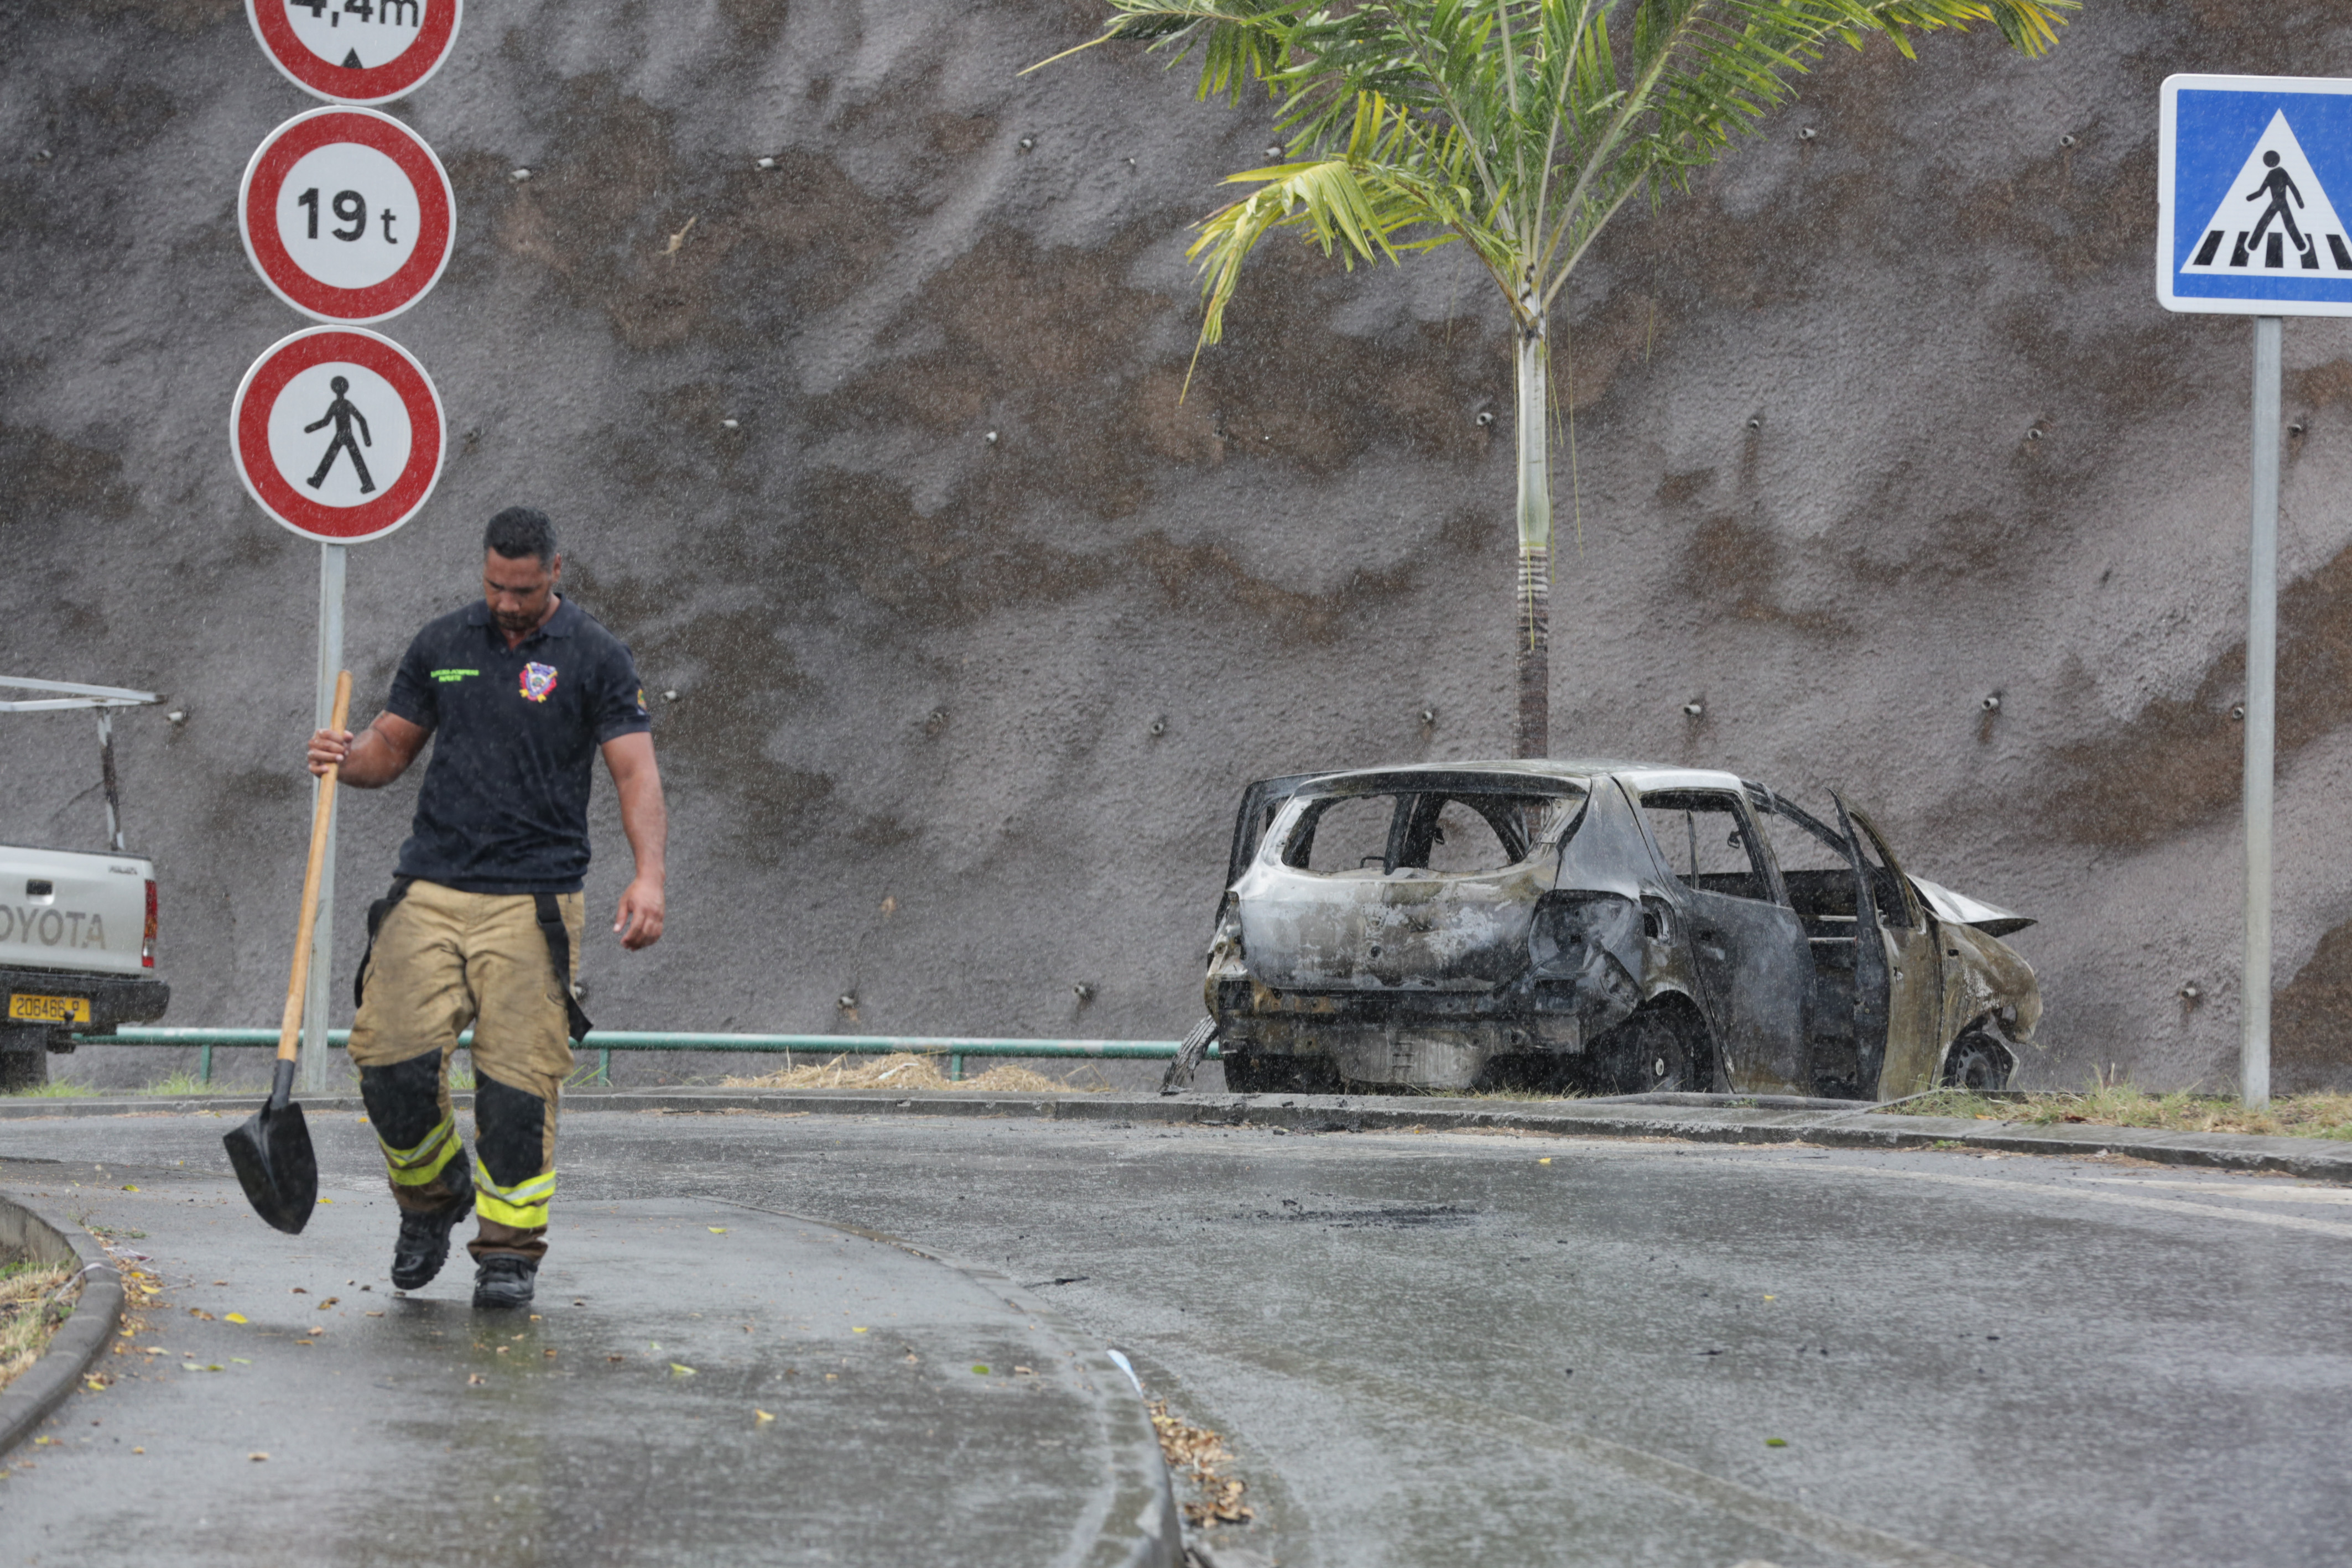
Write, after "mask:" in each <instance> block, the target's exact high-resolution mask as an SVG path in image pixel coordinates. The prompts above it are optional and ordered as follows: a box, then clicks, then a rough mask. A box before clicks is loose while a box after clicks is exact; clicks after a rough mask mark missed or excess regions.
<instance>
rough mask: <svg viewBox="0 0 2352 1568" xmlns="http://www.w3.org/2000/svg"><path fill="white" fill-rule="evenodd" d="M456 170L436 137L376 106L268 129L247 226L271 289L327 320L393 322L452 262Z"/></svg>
mask: <svg viewBox="0 0 2352 1568" xmlns="http://www.w3.org/2000/svg"><path fill="white" fill-rule="evenodd" d="M454 201H455V199H454V198H453V197H452V195H451V194H450V191H449V176H448V173H447V172H446V171H445V170H444V169H443V168H442V167H441V161H440V160H439V159H438V158H436V157H435V156H434V155H433V149H432V148H430V147H428V146H426V145H425V139H424V138H423V137H421V136H419V135H417V134H416V132H415V131H411V130H409V129H408V127H406V126H405V125H403V124H402V123H401V122H400V121H398V120H394V119H393V118H392V116H390V115H388V114H381V113H378V112H377V111H376V110H373V109H314V110H310V112H309V113H307V114H298V115H296V116H295V117H294V118H293V119H291V120H288V121H287V122H286V123H285V124H283V125H281V126H279V127H278V129H277V130H275V131H271V132H270V133H269V134H268V136H267V137H265V138H263V140H262V143H261V145H260V147H258V148H257V149H256V150H255V152H254V154H253V160H252V162H248V163H247V165H246V166H245V183H244V185H243V187H242V188H241V189H240V190H239V191H238V193H237V203H236V215H237V226H238V228H239V229H241V230H242V231H243V232H244V235H245V254H246V255H247V256H248V257H250V258H251V259H252V262H253V267H254V270H255V271H257V272H258V273H260V274H261V280H262V281H263V282H264V283H267V284H268V285H269V287H270V290H271V292H273V293H274V294H276V295H277V296H278V298H280V299H283V300H284V301H286V303H287V304H289V305H291V306H292V307H294V308H295V309H297V310H299V311H301V312H302V313H303V314H304V315H306V316H315V317H317V318H318V319H320V320H321V321H352V322H361V321H381V320H383V319H385V318H387V317H391V316H397V315H399V314H400V313H401V312H402V311H403V310H405V309H407V308H409V307H410V306H412V305H414V304H415V303H416V302H417V301H418V300H419V299H422V298H425V294H426V293H427V292H428V291H429V290H430V289H431V288H432V287H433V285H434V284H435V283H436V281H438V280H439V278H440V277H441V270H442V268H444V267H447V266H448V265H449V249H450V243H451V237H452V232H453V230H454V229H455V227H456V221H455V217H454Z"/></svg>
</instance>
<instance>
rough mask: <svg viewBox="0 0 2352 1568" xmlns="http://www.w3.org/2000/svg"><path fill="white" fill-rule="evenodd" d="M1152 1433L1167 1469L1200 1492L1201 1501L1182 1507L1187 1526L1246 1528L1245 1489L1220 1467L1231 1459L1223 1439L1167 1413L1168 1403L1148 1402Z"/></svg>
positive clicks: (1161, 1401) (1247, 1513) (1247, 1506)
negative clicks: (1211, 1525)
mask: <svg viewBox="0 0 2352 1568" xmlns="http://www.w3.org/2000/svg"><path fill="white" fill-rule="evenodd" d="M1151 1429H1152V1431H1153V1432H1155V1433H1157V1434H1158V1435H1159V1437H1160V1457H1161V1458H1164V1459H1166V1460H1167V1461H1168V1468H1169V1469H1171V1470H1173V1471H1175V1472H1176V1473H1177V1474H1179V1475H1181V1476H1185V1477H1188V1478H1190V1479H1191V1480H1192V1483H1193V1484H1194V1485H1195V1486H1198V1487H1199V1488H1200V1489H1201V1497H1200V1500H1199V1501H1197V1502H1187V1503H1185V1504H1184V1505H1183V1509H1184V1520H1185V1522H1186V1523H1188V1524H1192V1525H1203V1524H1247V1523H1248V1522H1249V1521H1250V1520H1251V1519H1252V1518H1253V1517H1255V1516H1254V1515H1253V1514H1252V1512H1251V1511H1250V1506H1249V1504H1247V1503H1245V1502H1244V1501H1243V1500H1242V1494H1243V1493H1244V1491H1246V1490H1249V1489H1248V1487H1247V1486H1246V1485H1245V1484H1244V1482H1242V1481H1239V1480H1236V1479H1234V1478H1233V1477H1231V1476H1228V1475H1226V1474H1224V1473H1223V1471H1222V1470H1220V1469H1218V1467H1219V1466H1221V1465H1223V1464H1224V1463H1226V1462H1228V1461H1230V1460H1231V1459H1232V1458H1233V1456H1232V1455H1231V1454H1229V1453H1227V1452H1225V1445H1224V1441H1223V1438H1221V1437H1218V1436H1217V1434H1216V1433H1214V1432H1213V1431H1211V1430H1210V1429H1209V1428H1208V1427H1195V1426H1193V1425H1192V1423H1191V1422H1190V1421H1187V1420H1185V1419H1184V1418H1183V1417H1181V1416H1171V1415H1170V1414H1169V1413H1168V1401H1166V1400H1165V1399H1155V1400H1153V1401H1152V1402H1151Z"/></svg>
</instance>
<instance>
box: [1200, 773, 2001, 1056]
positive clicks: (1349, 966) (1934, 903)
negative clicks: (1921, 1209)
mask: <svg viewBox="0 0 2352 1568" xmlns="http://www.w3.org/2000/svg"><path fill="white" fill-rule="evenodd" d="M1832 804H1833V806H1834V808H1835V809H1834V810H1833V811H1831V812H1828V813H1825V814H1823V815H1822V816H1816V815H1814V814H1812V813H1811V812H1808V811H1805V810H1801V808H1799V807H1798V806H1796V805H1795V804H1793V803H1791V802H1790V801H1788V800H1784V799H1782V798H1781V797H1780V796H1778V795H1776V794H1774V793H1773V792H1772V791H1771V790H1769V789H1766V788H1765V787H1763V786H1762V785H1759V784H1755V783H1751V782H1748V781H1747V780H1744V779H1738V778H1737V777H1736V776H1734V775H1732V774H1729V773H1718V772H1711V771H1706V770H1699V769H1692V768H1656V767H1648V766H1644V765H1641V764H1634V763H1622V762H1569V761H1549V760H1544V761H1525V762H1499V763H1448V764H1423V765H1416V766H1411V767H1402V768H1369V769H1361V770H1356V771H1349V772H1339V773H1319V774H1307V775H1299V776H1296V777H1292V778H1286V779H1265V780H1263V781H1261V782H1259V783H1256V784H1253V785H1252V786H1250V788H1249V789H1248V790H1247V792H1246V793H1245V794H1244V796H1243V798H1242V803H1241V810H1240V812H1239V815H1238V817H1237V819H1236V821H1235V823H1234V842H1233V853H1232V858H1231V861H1230V863H1229V865H1228V868H1227V876H1226V892H1225V895H1224V899H1223V904H1221V906H1220V908H1219V910H1218V915H1217V925H1216V934H1215V937H1214V939H1213V943H1212V946H1211V947H1210V952H1209V963H1208V977H1207V981H1206V994H1207V1000H1208V1006H1209V1011H1210V1014H1211V1017H1212V1019H1213V1022H1214V1024H1215V1027H1216V1033H1217V1039H1218V1040H1219V1042H1220V1051H1221V1053H1222V1055H1223V1061H1224V1064H1225V1081H1226V1083H1227V1085H1228V1086H1229V1087H1230V1088H1232V1089H1234V1090H1235V1091H1237V1092H1244V1093H1249V1092H1279V1091H1286V1090H1287V1091H1297V1092H1318V1091H1321V1092H1331V1091H1339V1090H1342V1089H1355V1090H1386V1089H1393V1090H1409V1089H1424V1090H1426V1089H1473V1088H1512V1087H1520V1088H1536V1089H1543V1088H1549V1089H1570V1088H1572V1089H1581V1090H1585V1091H1587V1092H1601V1093H1633V1092H1647V1091H1653V1090H1724V1091H1730V1092H1742V1093H1782V1094H1790V1093H1793V1094H1806V1095H1826V1096H1833V1097H1837V1098H1842V1099H1888V1098H1893V1097H1895V1096H1898V1095H1902V1094H1908V1093H1913V1092H1917V1091H1920V1090H1924V1089H1929V1088H1933V1087H1936V1086H1937V1085H1938V1084H1943V1083H1960V1084H1965V1085H1968V1086H1970V1087H1979V1088H1990V1087H1999V1086H2001V1085H2003V1084H2005V1083H2006V1082H2008V1080H2009V1076H2010V1074H2011V1072H2012V1071H2014V1070H2015V1068H2016V1066H2017V1065H2018V1062H2019V1061H2020V1058H2021V1054H2022V1053H2023V1051H2025V1050H2026V1049H2027V1048H2028V1046H2029V1044H2030V1042H2031V1040H2032V1036H2033V1030H2034V1027H2035V1025H2036V1024H2037V1022H2038V1021H2039V1020H2040V1017H2041V1011H2042V1001H2041V995H2040V991H2039V989H2038V988H2037V986H2036V984H2035V981H2034V977H2033V971H2032V968H2031V967H2028V966H2027V964H2026V963H2025V960H2024V959H2023V958H2021V957H2020V956H2018V954H2017V953H2016V952H2015V951H2014V950H2013V949H2011V947H2010V946H2008V945H2007V944H2006V943H2004V942H2002V941H2001V940H2000V937H2001V936H2005V935H2007V934H2008V933H2010V932H2013V931H2016V930H2018V929H2020V928H2021V927H2023V926H2025V925H2031V924H2032V922H2031V921H2030V920H2028V919H2026V918H2024V917H2023V916H2021V915H2011V914H2009V913H2007V912H2005V911H2002V910H1999V909H1995V908H1992V907H1991V906H1990V905H1988V904H1978V903H1976V902H1974V901H1973V900H1970V899H1967V898H1964V897H1961V896H1960V895H1958V894H1954V893H1951V892H1948V890H1946V889H1944V888H1941V887H1937V885H1936V884H1934V883H1929V882H1926V881H1923V880H1921V879H1919V878H1917V877H1913V876H1908V875H1906V873H1904V871H1903V869H1902V866H1901V865H1900V863H1899V862H1897V861H1896V860H1895V855H1894V852H1892V851H1891V850H1890V849H1889V848H1888V847H1887V845H1886V842H1885V839H1884V837H1883V836H1882V835H1881V834H1880V833H1879V832H1878V831H1877V829H1876V828H1875V827H1874V826H1873V825H1872V823H1871V821H1870V820H1869V819H1868V818H1867V817H1865V816H1864V814H1863V813H1862V812H1860V811H1859V810H1853V809H1852V808H1850V807H1849V806H1847V805H1846V803H1845V802H1844V801H1843V800H1838V799H1837V798H1836V797H1835V796H1832Z"/></svg>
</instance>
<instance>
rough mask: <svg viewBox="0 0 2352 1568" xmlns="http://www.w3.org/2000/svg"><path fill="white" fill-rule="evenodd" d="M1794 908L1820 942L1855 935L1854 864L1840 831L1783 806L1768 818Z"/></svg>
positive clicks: (1767, 828) (1769, 832)
mask: <svg viewBox="0 0 2352 1568" xmlns="http://www.w3.org/2000/svg"><path fill="white" fill-rule="evenodd" d="M1765 823H1766V825H1765V829H1764V832H1765V835H1766V837H1768V838H1769V839H1770V841H1771V843H1772V855H1773V858H1774V859H1775V860H1777V861H1779V862H1780V881H1781V883H1782V884H1783V885H1785V886H1786V887H1787V888H1788V890H1789V904H1790V907H1791V908H1793V909H1795V910H1796V912H1797V918H1799V919H1800V920H1802V921H1803V922H1804V923H1805V928H1806V930H1807V931H1809V932H1811V934H1812V935H1813V936H1816V937H1824V936H1840V937H1844V938H1847V939H1851V938H1852V937H1853V862H1852V861H1850V860H1848V859H1847V858H1846V852H1845V845H1844V843H1843V841H1840V839H1839V838H1838V835H1837V831H1836V830H1835V829H1833V828H1831V827H1828V826H1826V825H1824V824H1823V823H1822V822H1821V821H1818V820H1817V819H1815V818H1813V817H1811V816H1808V815H1805V814H1803V813H1801V812H1798V811H1795V810H1790V808H1789V807H1788V806H1787V805H1786V804H1785V803H1783V804H1781V805H1780V808H1779V810H1777V811H1776V812H1775V813H1774V814H1773V815H1771V816H1769V817H1767V818H1766V819H1765Z"/></svg>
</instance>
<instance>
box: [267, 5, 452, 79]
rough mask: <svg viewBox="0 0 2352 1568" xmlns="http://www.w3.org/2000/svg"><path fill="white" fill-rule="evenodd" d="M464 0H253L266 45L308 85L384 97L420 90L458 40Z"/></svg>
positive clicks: (280, 66) (274, 58)
mask: <svg viewBox="0 0 2352 1568" xmlns="http://www.w3.org/2000/svg"><path fill="white" fill-rule="evenodd" d="M460 8H461V6H460V0H246V5H245V14H246V17H247V20H248V21H250V22H252V24H253V36H254V37H257V38H259V39H260V40H261V47H262V51H263V52H264V53H265V54H267V55H268V57H269V58H270V60H271V61H272V62H273V63H274V64H276V66H277V67H278V69H279V70H281V71H284V72H285V73H286V75H287V78H288V79H289V80H291V81H292V82H293V83H294V85H295V86H297V87H299V88H300V89H302V90H303V91H304V92H307V93H310V94H312V95H314V96H316V97H319V98H324V99H333V100H335V101H336V102H339V103H385V102H389V101H390V100H392V99H395V98H400V97H403V96H404V95H405V94H408V93H411V92H414V91H415V90H416V89H418V88H419V87H421V86H423V85H424V83H425V78H427V77H430V76H431V75H432V74H433V73H434V72H435V71H437V70H439V69H440V68H441V62H442V61H443V60H445V59H446V58H448V57H449V46H450V45H451V44H452V43H454V42H456V41H457V14H458V12H459V10H460Z"/></svg>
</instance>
